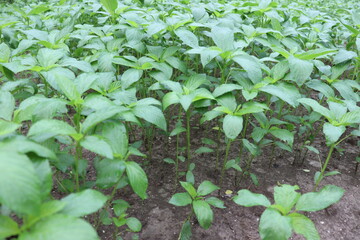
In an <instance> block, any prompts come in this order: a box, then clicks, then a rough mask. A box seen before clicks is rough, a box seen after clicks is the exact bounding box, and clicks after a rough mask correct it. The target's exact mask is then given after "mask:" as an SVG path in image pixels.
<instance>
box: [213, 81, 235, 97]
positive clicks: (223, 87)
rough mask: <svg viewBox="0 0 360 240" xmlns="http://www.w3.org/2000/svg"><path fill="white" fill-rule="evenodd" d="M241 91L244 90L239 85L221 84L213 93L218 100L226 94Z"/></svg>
mask: <svg viewBox="0 0 360 240" xmlns="http://www.w3.org/2000/svg"><path fill="white" fill-rule="evenodd" d="M240 89H242V87H241V86H240V85H237V84H221V85H220V86H218V87H216V88H215V90H214V92H213V96H214V97H216V98H217V97H219V96H221V95H223V94H225V93H228V92H232V91H235V90H240Z"/></svg>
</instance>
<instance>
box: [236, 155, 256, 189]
mask: <svg viewBox="0 0 360 240" xmlns="http://www.w3.org/2000/svg"><path fill="white" fill-rule="evenodd" d="M254 158H255V155H251V157H250V158H249V160H248V161H247V162H246V166H245V169H244V171H243V172H242V174H241V177H240V178H239V180H238V181H237V182H236V186H237V187H238V186H239V185H240V183H241V181H242V179H243V178H244V176H245V174H246V173H248V172H249V171H250V168H251V164H252V162H253V160H254Z"/></svg>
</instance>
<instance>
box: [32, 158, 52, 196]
mask: <svg viewBox="0 0 360 240" xmlns="http://www.w3.org/2000/svg"><path fill="white" fill-rule="evenodd" d="M33 164H34V168H35V172H36V174H37V176H38V178H39V180H40V182H41V189H40V190H41V198H42V199H47V198H48V197H49V194H50V192H51V189H52V187H53V181H52V172H51V167H50V164H49V161H48V160H38V161H36V162H34V163H33Z"/></svg>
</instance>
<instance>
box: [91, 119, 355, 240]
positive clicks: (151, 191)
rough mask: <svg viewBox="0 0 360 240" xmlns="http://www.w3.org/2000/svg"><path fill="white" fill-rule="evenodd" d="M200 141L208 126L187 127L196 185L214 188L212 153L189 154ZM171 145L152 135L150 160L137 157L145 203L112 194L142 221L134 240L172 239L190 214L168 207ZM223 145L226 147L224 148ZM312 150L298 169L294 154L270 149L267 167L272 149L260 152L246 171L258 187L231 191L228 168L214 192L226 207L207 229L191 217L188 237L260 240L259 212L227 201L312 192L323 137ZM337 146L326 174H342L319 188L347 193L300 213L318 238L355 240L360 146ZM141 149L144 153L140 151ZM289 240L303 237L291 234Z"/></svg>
mask: <svg viewBox="0 0 360 240" xmlns="http://www.w3.org/2000/svg"><path fill="white" fill-rule="evenodd" d="M193 124H195V125H196V122H195V121H194V123H193ZM209 129H210V130H209ZM183 137H184V136H182V138H183ZM202 137H207V138H212V139H216V133H215V132H212V131H211V128H210V127H209V126H207V129H204V128H201V127H198V128H194V129H192V144H191V148H192V151H193V162H194V163H195V164H196V168H195V170H194V175H195V181H196V183H195V185H196V186H197V185H198V184H199V183H200V182H202V181H203V180H209V181H211V182H213V183H215V184H218V183H219V175H220V174H219V173H218V171H214V169H215V159H216V154H215V153H206V154H201V155H195V153H194V150H196V149H197V148H199V147H201V146H204V144H202V143H201V138H202ZM175 141H176V138H175V137H172V138H171V139H169V138H168V137H167V136H165V135H159V134H157V135H156V137H155V139H154V148H153V154H152V159H151V161H144V160H140V159H136V160H137V161H138V162H141V161H142V164H143V168H144V170H145V172H146V173H147V176H148V178H149V187H148V191H147V193H148V198H147V199H146V200H141V199H140V198H139V197H138V196H137V195H136V194H134V193H133V191H132V190H131V189H130V188H129V187H125V188H123V189H120V190H119V191H118V192H117V194H116V195H115V199H124V200H126V201H128V203H129V204H130V205H131V209H130V210H128V214H129V216H133V217H137V218H138V219H139V220H140V221H141V223H142V225H143V227H142V230H141V232H140V233H138V237H139V239H148V240H173V239H174V240H176V239H178V235H179V232H180V229H181V226H182V223H183V221H184V220H185V219H186V217H187V215H188V214H189V211H190V208H189V207H176V206H173V205H171V204H169V203H168V201H169V199H170V198H171V196H172V195H173V194H174V193H176V192H183V189H181V187H179V186H178V187H177V189H176V190H174V167H173V165H171V164H168V163H165V162H164V161H163V159H164V158H167V157H170V158H172V159H174V157H175V156H174V155H175V144H176V143H175ZM181 145H182V146H185V143H184V142H181ZM222 145H223V146H224V147H225V144H222ZM313 146H315V147H316V148H318V149H319V150H320V156H317V155H316V154H315V153H312V152H309V153H308V154H307V157H306V159H305V161H304V164H303V165H301V166H300V165H292V162H293V160H294V155H295V154H294V153H290V152H286V151H283V150H281V151H280V150H279V151H275V153H276V162H273V163H272V165H271V167H269V158H270V157H269V156H270V154H271V149H270V148H269V149H264V152H263V154H262V155H261V156H260V157H257V158H255V159H254V161H253V164H252V168H251V170H252V173H254V174H256V176H257V177H258V179H259V185H258V186H255V185H254V184H253V183H252V181H251V180H250V179H244V180H243V181H242V182H241V184H240V186H239V187H234V177H235V175H236V173H235V170H228V171H227V172H226V179H225V181H224V183H223V186H222V188H221V191H220V192H214V194H213V195H214V196H217V197H220V198H221V199H222V200H223V201H224V202H225V206H226V209H216V208H213V210H214V222H213V224H212V226H211V227H210V228H209V229H208V230H204V229H202V228H201V227H200V226H199V224H198V223H197V222H196V220H195V218H194V219H192V234H193V235H192V239H194V240H197V239H204V240H205V239H206V240H219V239H222V240H234V239H236V240H237V239H239V240H242V239H244V240H247V239H249V240H252V239H254V240H255V239H260V236H259V233H258V224H259V219H260V216H261V213H262V212H263V211H264V208H262V207H251V208H246V207H242V206H238V205H236V204H235V203H234V202H233V201H232V199H231V197H232V196H234V194H236V192H237V191H238V190H240V189H244V188H245V189H249V190H250V191H252V192H256V193H262V194H264V195H266V196H267V197H268V198H269V199H271V200H272V199H273V198H272V194H273V188H274V187H275V186H276V185H278V184H291V185H295V184H296V185H298V186H299V187H300V192H302V193H305V192H309V191H312V188H313V186H314V184H313V176H314V174H315V172H316V171H318V170H319V157H320V158H321V159H322V160H323V161H324V159H325V158H326V155H327V151H328V150H327V147H326V145H325V139H323V137H322V136H320V138H319V139H316V140H315V142H314V144H313ZM340 147H341V148H342V149H344V151H343V152H342V153H339V152H335V153H334V154H333V157H332V159H331V162H330V164H329V166H328V170H331V171H332V170H337V171H339V172H340V173H341V174H339V175H335V176H331V177H327V178H325V179H324V180H323V181H322V183H321V186H323V185H327V184H334V185H337V186H340V187H342V188H344V189H345V190H346V192H345V194H344V196H343V198H342V199H341V201H340V202H339V203H336V204H334V205H332V206H330V207H329V208H327V209H325V210H322V211H318V212H313V213H305V215H307V216H308V217H309V218H310V219H312V220H313V222H314V223H315V226H316V228H317V230H318V231H319V234H320V236H321V239H328V240H331V239H334V240H335V239H336V240H338V239H346V240H354V239H359V236H360V221H359V220H360V204H359V203H360V202H359V201H360V190H359V186H360V178H359V176H360V172H358V173H357V175H356V174H355V173H354V170H355V159H356V157H357V156H359V147H358V146H357V139H349V140H348V141H344V142H343V143H342V144H341V145H340ZM238 148H239V147H238V144H237V143H234V144H233V145H232V148H231V152H230V156H229V159H232V158H235V157H236V156H237V155H238V154H239V149H238ZM142 150H143V151H144V152H145V149H142ZM224 152H225V149H222V153H224ZM184 154H185V153H184ZM86 156H87V158H88V160H90V161H91V160H92V158H93V157H94V155H93V154H87V155H86ZM222 157H223V154H222V155H221V156H220V159H221V160H222ZM134 160H135V159H134ZM182 165H185V164H184V163H183V164H182ZM182 167H184V166H182ZM88 174H89V175H88V176H89V178H90V179H94V178H95V174H96V173H95V171H93V170H91V169H90V170H89V172H88ZM180 180H182V181H185V177H181V178H180ZM321 186H320V187H321ZM226 190H231V191H233V194H232V195H226V194H225V191H226ZM90 221H91V220H90ZM114 228H115V226H113V225H109V226H105V225H100V226H99V228H98V233H99V236H100V238H101V239H103V240H108V239H109V240H110V239H114V238H113V232H114ZM119 232H120V233H121V234H120V235H121V236H122V237H123V239H125V240H130V239H133V237H134V235H136V234H135V233H130V232H126V229H125V228H123V227H122V228H120V229H119ZM135 239H136V238H135ZM291 239H304V238H303V237H302V236H300V235H295V234H294V235H293V236H292V238H291ZM114 240H115V239H114Z"/></svg>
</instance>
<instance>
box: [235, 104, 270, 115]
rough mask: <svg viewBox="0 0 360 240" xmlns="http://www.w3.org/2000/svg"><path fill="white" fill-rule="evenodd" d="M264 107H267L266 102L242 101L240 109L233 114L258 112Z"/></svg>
mask: <svg viewBox="0 0 360 240" xmlns="http://www.w3.org/2000/svg"><path fill="white" fill-rule="evenodd" d="M265 109H269V108H268V107H267V106H266V104H263V103H258V102H252V101H251V102H246V103H244V104H243V105H242V107H241V109H240V110H239V111H237V112H236V113H235V115H237V116H242V115H245V114H249V113H259V112H262V111H264V110H265Z"/></svg>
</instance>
